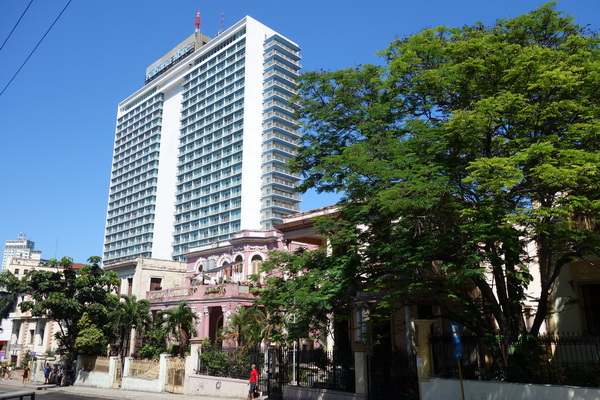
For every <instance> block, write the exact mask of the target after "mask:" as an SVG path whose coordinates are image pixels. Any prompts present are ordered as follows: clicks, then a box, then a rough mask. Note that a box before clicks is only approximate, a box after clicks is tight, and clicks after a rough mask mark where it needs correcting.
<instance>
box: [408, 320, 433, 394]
mask: <svg viewBox="0 0 600 400" xmlns="http://www.w3.org/2000/svg"><path fill="white" fill-rule="evenodd" d="M412 324H413V326H414V328H415V331H416V332H415V333H416V335H415V352H416V356H417V376H418V378H419V393H423V390H421V383H422V382H428V381H429V378H431V375H432V373H433V359H432V353H431V346H430V344H429V336H430V332H431V325H432V324H433V320H431V319H413V320H412ZM420 396H422V394H421V395H420ZM421 398H422V397H421Z"/></svg>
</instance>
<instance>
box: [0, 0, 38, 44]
mask: <svg viewBox="0 0 600 400" xmlns="http://www.w3.org/2000/svg"><path fill="white" fill-rule="evenodd" d="M31 3H33V0H31V1H30V2H29V4H27V8H26V9H25V11H23V14H21V17H20V18H19V20H18V21H17V23H16V24H15V26H13V28H12V31H10V33H9V34H8V36H7V38H6V40H5V41H4V43H2V46H0V50H2V49H3V48H4V45H5V44H6V42H8V39H10V37H11V35H12V34H13V32H14V31H15V29H17V25H19V22H21V20H22V19H23V16H24V15H25V13H26V12H27V10H29V6H30V5H31Z"/></svg>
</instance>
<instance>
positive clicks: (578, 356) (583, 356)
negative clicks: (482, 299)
mask: <svg viewBox="0 0 600 400" xmlns="http://www.w3.org/2000/svg"><path fill="white" fill-rule="evenodd" d="M461 341H462V345H463V357H462V360H461V370H462V375H463V378H465V379H474V380H496V381H508V382H524V383H541V384H560V385H576V386H596V387H597V386H600V337H599V336H583V335H578V334H560V335H558V334H547V335H540V336H537V337H532V336H523V337H519V338H515V339H512V340H503V339H502V338H501V337H494V338H485V339H484V338H479V337H475V336H463V337H462V338H461ZM507 343H508V345H507ZM430 344H431V347H432V351H433V369H434V375H435V376H438V377H445V378H457V377H458V365H457V362H456V360H455V359H454V357H453V344H452V338H451V336H449V335H444V336H432V337H431V338H430Z"/></svg>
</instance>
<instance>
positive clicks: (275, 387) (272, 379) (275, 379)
mask: <svg viewBox="0 0 600 400" xmlns="http://www.w3.org/2000/svg"><path fill="white" fill-rule="evenodd" d="M288 365H289V360H288V357H287V352H286V351H284V350H281V349H276V348H270V349H269V351H268V356H267V382H266V383H267V384H266V390H267V394H268V395H269V400H283V387H284V385H286V384H287V382H288V380H287V377H286V371H287V370H288ZM259 385H260V384H259ZM264 386H265V385H263V389H265V388H264Z"/></svg>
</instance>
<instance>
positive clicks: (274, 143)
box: [103, 17, 300, 264]
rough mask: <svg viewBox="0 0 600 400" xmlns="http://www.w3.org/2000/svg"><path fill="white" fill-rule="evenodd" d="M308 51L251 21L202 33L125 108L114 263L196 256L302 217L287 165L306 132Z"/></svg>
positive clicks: (110, 213)
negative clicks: (302, 101) (299, 115)
mask: <svg viewBox="0 0 600 400" xmlns="http://www.w3.org/2000/svg"><path fill="white" fill-rule="evenodd" d="M299 51H300V48H299V47H298V45H297V44H295V43H294V42H292V41H290V40H289V39H287V38H285V37H284V36H282V35H280V34H278V33H277V32H275V31H273V30H272V29H270V28H268V27H266V26H264V25H263V24H261V23H259V22H258V21H256V20H254V19H252V18H250V17H245V18H244V19H242V20H241V21H239V22H238V23H236V24H235V25H234V26H232V27H231V28H229V29H227V30H226V31H225V32H223V33H221V34H219V35H217V37H216V38H214V39H211V38H209V37H207V36H205V35H202V34H201V33H199V32H198V29H197V30H196V33H194V34H193V35H191V36H190V37H188V38H187V39H186V40H184V41H183V42H182V43H180V44H179V45H178V46H177V47H175V48H174V49H173V50H171V51H170V52H169V53H167V54H166V55H165V56H164V57H162V58H161V59H159V60H158V61H156V62H155V63H154V64H152V65H151V66H150V67H148V69H147V70H146V78H145V85H144V87H142V88H141V89H139V90H138V91H136V92H135V93H134V94H132V95H131V96H129V97H128V98H127V99H125V100H124V101H123V102H121V103H120V104H119V106H118V111H117V124H116V133H115V144H114V150H113V160H112V173H111V178H110V179H111V180H110V189H109V199H108V209H107V216H106V228H105V237H104V254H103V259H104V263H105V264H107V263H111V262H115V261H121V260H125V259H129V258H134V257H149V258H159V259H174V260H183V259H185V253H186V251H187V249H188V248H189V247H193V246H198V245H203V244H207V243H212V242H216V241H220V240H227V239H229V238H231V237H232V236H233V234H234V233H235V232H238V231H240V230H269V229H272V228H273V224H276V223H279V222H280V221H281V219H282V217H283V216H285V215H288V214H292V213H295V212H298V211H299V203H300V197H299V195H298V193H296V192H295V187H296V185H297V183H298V181H299V176H298V175H297V174H292V173H291V172H290V171H289V169H288V168H287V167H286V163H287V162H288V161H289V160H290V159H291V157H293V156H294V155H295V153H296V146H297V145H298V140H299V132H298V128H297V121H296V120H295V119H294V105H293V104H291V103H290V97H291V96H292V95H293V94H294V93H295V87H296V86H295V85H296V79H297V77H298V73H299V70H300V54H299Z"/></svg>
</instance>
